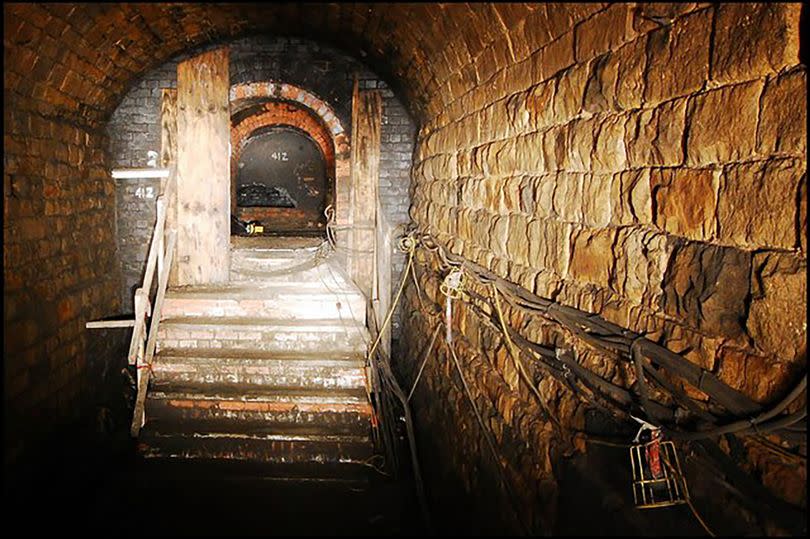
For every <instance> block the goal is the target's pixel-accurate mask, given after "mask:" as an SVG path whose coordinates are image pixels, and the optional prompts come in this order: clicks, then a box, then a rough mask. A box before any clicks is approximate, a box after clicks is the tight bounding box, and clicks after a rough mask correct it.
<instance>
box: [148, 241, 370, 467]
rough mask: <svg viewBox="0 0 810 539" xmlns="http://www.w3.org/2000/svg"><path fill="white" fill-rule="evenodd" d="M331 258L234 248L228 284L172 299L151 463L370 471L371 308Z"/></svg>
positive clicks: (162, 330) (317, 250) (157, 378)
mask: <svg viewBox="0 0 810 539" xmlns="http://www.w3.org/2000/svg"><path fill="white" fill-rule="evenodd" d="M235 239H236V238H235ZM324 253H325V251H324V249H323V245H320V246H310V247H298V248H266V247H257V246H252V245H250V244H248V245H247V246H245V245H242V246H240V245H239V244H236V245H235V246H234V247H233V249H232V262H231V281H230V282H229V283H227V284H225V285H221V286H198V287H178V288H170V289H169V290H168V291H167V294H166V299H165V302H164V305H163V310H162V318H161V323H160V326H159V332H158V342H157V352H156V356H155V360H154V363H153V372H152V381H151V383H150V388H149V392H148V395H147V400H146V408H145V416H146V419H145V425H144V427H143V429H142V430H141V435H140V438H139V447H140V452H141V454H142V455H143V456H145V457H147V458H148V459H152V461H163V462H165V461H171V462H185V463H190V462H195V463H200V462H208V463H215V464H216V465H218V466H221V465H223V464H228V465H246V466H249V467H250V469H252V470H258V472H259V473H260V474H262V475H267V476H272V477H277V478H282V479H289V478H292V479H296V478H297V479H319V480H320V479H335V478H337V479H344V478H346V477H355V476H358V475H362V474H363V473H365V472H364V471H361V470H362V469H366V468H367V466H365V465H363V463H364V461H367V460H368V459H369V458H370V457H372V456H373V454H374V445H373V442H372V436H371V428H372V427H371V425H372V407H371V404H370V403H369V400H368V396H367V390H366V373H365V354H366V350H367V347H368V343H369V335H368V331H367V330H366V328H365V316H366V303H365V298H364V296H363V295H362V293H360V291H359V290H357V288H356V287H355V286H354V284H353V283H351V282H350V281H349V280H348V278H346V277H345V276H344V275H343V274H342V273H341V271H340V270H339V269H338V268H337V266H336V265H335V263H334V262H333V261H332V260H331V259H329V258H328V257H324Z"/></svg>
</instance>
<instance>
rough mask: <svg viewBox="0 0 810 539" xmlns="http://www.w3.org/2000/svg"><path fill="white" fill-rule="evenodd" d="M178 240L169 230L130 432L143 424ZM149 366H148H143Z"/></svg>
mask: <svg viewBox="0 0 810 539" xmlns="http://www.w3.org/2000/svg"><path fill="white" fill-rule="evenodd" d="M176 242H177V233H176V232H175V231H174V230H172V231H171V232H169V239H168V242H167V247H168V248H167V249H166V260H165V264H164V265H163V267H164V272H163V273H161V274H160V277H159V279H158V291H157V297H156V298H155V308H154V309H153V310H152V320H151V323H150V325H149V339H148V340H147V341H146V352H145V354H144V358H143V362H139V363H138V371H139V372H138V374H140V377H139V378H138V395H137V397H136V399H135V413H134V415H133V417H132V425H131V427H130V434H132V436H138V433H139V432H140V430H141V426H143V410H144V406H145V405H146V389H147V388H148V387H149V373H150V370H151V366H152V358H153V357H154V355H155V347H156V346H157V333H158V325H159V324H160V313H161V310H162V309H163V300H164V298H165V297H166V287H167V286H168V284H169V272H168V271H165V269H166V268H170V267H171V266H172V255H173V253H174V250H175V243H176ZM142 367H147V368H142Z"/></svg>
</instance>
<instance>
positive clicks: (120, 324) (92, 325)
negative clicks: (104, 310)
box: [84, 320, 135, 329]
mask: <svg viewBox="0 0 810 539" xmlns="http://www.w3.org/2000/svg"><path fill="white" fill-rule="evenodd" d="M134 325H135V320H94V321H92V322H87V323H86V324H85V325H84V327H86V328H87V329H99V328H131V327H132V326H134Z"/></svg>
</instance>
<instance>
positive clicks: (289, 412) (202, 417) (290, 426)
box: [146, 392, 372, 436]
mask: <svg viewBox="0 0 810 539" xmlns="http://www.w3.org/2000/svg"><path fill="white" fill-rule="evenodd" d="M358 400H359V399H358ZM346 401H347V399H342V398H330V397H329V396H322V397H320V399H319V400H317V401H313V399H298V400H291V401H288V402H284V401H280V400H278V399H272V398H269V399H251V400H248V399H244V398H231V399H223V398H220V397H212V396H211V395H208V394H204V395H203V394H193V393H191V394H189V393H161V392H154V393H150V395H149V397H148V398H147V400H146V423H147V425H148V426H149V428H150V429H151V430H152V431H153V432H157V433H182V434H191V433H206V432H219V433H239V434H245V435H247V434H250V435H255V434H278V435H281V434H286V435H354V436H368V435H369V434H370V432H371V421H372V408H371V405H370V404H369V403H368V402H367V401H365V402H362V401H361V402H346Z"/></svg>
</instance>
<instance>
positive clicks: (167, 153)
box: [160, 88, 177, 169]
mask: <svg viewBox="0 0 810 539" xmlns="http://www.w3.org/2000/svg"><path fill="white" fill-rule="evenodd" d="M176 161H177V89H175V88H164V89H163V91H162V94H161V101H160V166H161V167H163V168H167V169H168V168H170V167H171V166H172V165H174V164H175V163H176Z"/></svg>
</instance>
